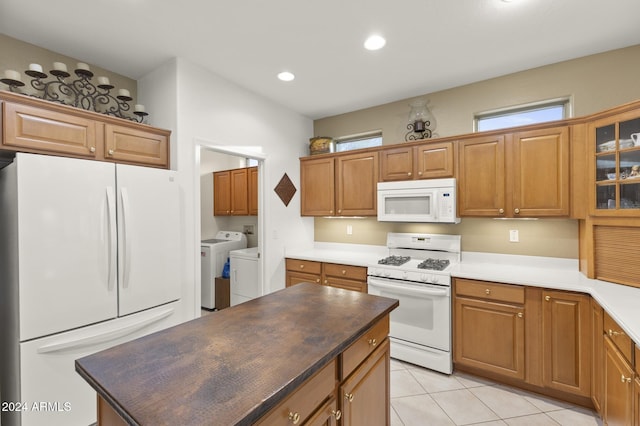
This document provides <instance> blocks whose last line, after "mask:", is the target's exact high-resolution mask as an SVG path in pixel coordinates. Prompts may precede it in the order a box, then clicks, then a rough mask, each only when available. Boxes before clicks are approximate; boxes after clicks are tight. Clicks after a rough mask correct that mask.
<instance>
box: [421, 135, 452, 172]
mask: <svg viewBox="0 0 640 426" xmlns="http://www.w3.org/2000/svg"><path fill="white" fill-rule="evenodd" d="M415 170H416V175H417V176H416V179H431V178H447V177H453V142H442V143H431V144H427V145H420V146H418V147H416V167H415Z"/></svg>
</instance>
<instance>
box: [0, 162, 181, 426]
mask: <svg viewBox="0 0 640 426" xmlns="http://www.w3.org/2000/svg"><path fill="white" fill-rule="evenodd" d="M0 203H1V204H0V274H1V276H2V284H1V285H0V324H1V325H0V326H1V327H2V333H1V334H0V339H1V341H0V376H1V380H2V381H1V386H0V392H1V396H2V401H3V407H5V408H11V409H7V410H3V411H2V422H1V423H2V425H3V426H9V425H23V426H31V425H48V426H49V425H65V426H73V425H87V424H90V423H93V422H95V415H96V402H95V401H96V399H95V392H94V391H93V389H92V388H91V387H90V386H89V385H88V384H87V383H85V382H84V380H83V379H81V378H80V376H79V375H78V374H77V373H76V372H75V365H74V362H75V360H76V359H77V358H81V357H82V356H85V355H88V354H91V353H93V352H96V351H98V350H102V349H105V348H107V347H110V346H113V345H115V344H119V343H123V342H125V341H129V340H132V339H134V338H137V337H140V336H143V335H145V334H149V333H151V332H153V331H156V330H160V329H162V328H166V327H169V326H172V325H175V324H176V323H177V322H178V317H179V315H178V314H177V305H178V303H179V299H180V292H181V286H180V276H179V271H180V269H179V265H178V262H179V261H180V234H179V224H180V208H179V206H180V197H179V188H178V184H177V182H175V175H174V172H172V171H168V170H161V169H153V168H147V167H138V166H129V165H121V164H113V163H107V162H98V161H90V160H81V159H72V158H64V157H54V156H44V155H35V154H23V153H18V154H16V158H15V160H14V161H13V163H12V164H10V165H8V166H7V167H5V168H4V169H2V170H0ZM7 403H12V404H13V405H11V406H10V405H7Z"/></svg>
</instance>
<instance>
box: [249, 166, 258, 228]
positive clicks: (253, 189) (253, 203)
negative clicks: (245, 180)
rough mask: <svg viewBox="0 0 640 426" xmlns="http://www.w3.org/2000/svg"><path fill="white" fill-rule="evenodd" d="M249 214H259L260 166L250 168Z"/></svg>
mask: <svg viewBox="0 0 640 426" xmlns="http://www.w3.org/2000/svg"><path fill="white" fill-rule="evenodd" d="M249 214H250V215H251V216H257V214H258V168H257V167H251V168H249Z"/></svg>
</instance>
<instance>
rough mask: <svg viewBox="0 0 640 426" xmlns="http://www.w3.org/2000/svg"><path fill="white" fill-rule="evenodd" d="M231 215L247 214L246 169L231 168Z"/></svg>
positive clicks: (247, 188) (247, 189) (247, 190)
mask: <svg viewBox="0 0 640 426" xmlns="http://www.w3.org/2000/svg"><path fill="white" fill-rule="evenodd" d="M230 174H231V215H232V216H247V215H249V187H248V173H247V169H234V170H231V172H230Z"/></svg>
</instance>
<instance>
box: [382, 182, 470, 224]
mask: <svg viewBox="0 0 640 426" xmlns="http://www.w3.org/2000/svg"><path fill="white" fill-rule="evenodd" d="M378 220H379V221H382V222H425V223H434V222H437V223H459V222H460V218H459V217H457V203H456V180H455V179H453V178H451V179H425V180H408V181H396V182H378Z"/></svg>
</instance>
